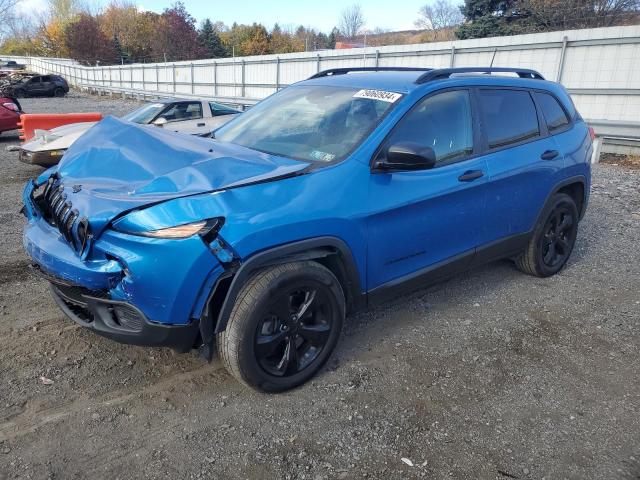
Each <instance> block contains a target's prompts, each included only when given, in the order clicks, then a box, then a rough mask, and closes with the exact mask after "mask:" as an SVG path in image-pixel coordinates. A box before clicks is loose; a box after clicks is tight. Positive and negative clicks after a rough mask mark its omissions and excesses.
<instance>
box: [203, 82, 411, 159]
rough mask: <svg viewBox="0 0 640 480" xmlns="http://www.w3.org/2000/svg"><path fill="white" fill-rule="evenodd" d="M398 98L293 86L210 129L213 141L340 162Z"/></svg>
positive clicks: (345, 89)
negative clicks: (230, 120) (220, 125)
mask: <svg viewBox="0 0 640 480" xmlns="http://www.w3.org/2000/svg"><path fill="white" fill-rule="evenodd" d="M400 97H401V95H400V94H397V93H392V92H382V91H378V90H358V89H351V88H343V87H330V86H311V85H300V86H293V87H289V88H286V89H285V90H282V91H281V92H279V93H277V94H275V95H273V96H271V97H269V98H267V99H266V100H264V101H263V102H260V103H259V104H258V105H256V106H255V107H253V108H252V109H251V110H249V111H247V112H245V113H243V114H242V115H239V116H238V117H236V119H234V121H232V122H230V123H228V124H227V125H225V126H223V127H222V128H220V129H218V130H216V132H215V138H216V139H217V140H220V141H223V142H230V143H235V144H237V145H242V146H244V147H248V148H252V149H254V150H259V151H261V152H266V153H270V154H273V155H280V156H284V157H290V158H294V159H297V160H304V161H316V162H331V161H334V160H341V159H343V158H345V157H346V156H347V155H349V153H351V151H352V150H353V149H354V148H356V147H357V146H358V145H359V144H360V142H362V140H363V139H364V137H365V136H366V135H368V134H369V133H370V132H371V131H372V130H373V128H375V127H376V125H378V123H379V122H380V120H381V119H382V117H383V116H384V115H385V114H386V113H387V111H388V110H389V108H390V107H391V106H392V105H393V103H395V102H396V101H397V100H398V99H399V98H400Z"/></svg>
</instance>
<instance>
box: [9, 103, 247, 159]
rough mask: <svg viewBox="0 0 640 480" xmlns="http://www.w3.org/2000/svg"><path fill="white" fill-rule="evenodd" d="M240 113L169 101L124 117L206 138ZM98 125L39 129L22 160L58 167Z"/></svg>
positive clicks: (217, 106) (213, 105)
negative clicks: (65, 156) (66, 152)
mask: <svg viewBox="0 0 640 480" xmlns="http://www.w3.org/2000/svg"><path fill="white" fill-rule="evenodd" d="M240 113H242V112H240V111H239V110H235V109H233V108H231V107H228V106H226V105H222V104H220V103H216V102H210V101H208V100H177V99H169V100H161V101H158V102H154V103H148V104H146V105H143V106H142V107H140V108H138V109H136V110H134V111H133V112H131V113H128V114H127V115H125V116H123V117H122V118H123V119H124V120H128V121H130V122H134V123H140V124H144V125H151V126H156V127H161V128H164V129H165V130H171V131H173V132H181V133H188V134H191V135H201V136H204V135H208V134H210V133H211V132H212V131H214V130H215V129H217V128H218V127H220V126H222V125H224V124H225V123H227V122H228V121H229V120H231V119H232V118H234V117H235V116H236V115H239V114H240ZM96 123H97V122H83V123H72V124H69V125H63V126H61V127H57V128H53V129H51V130H36V132H35V136H34V138H33V139H31V140H30V141H28V142H26V143H25V144H24V145H21V146H20V156H19V158H20V161H21V162H24V163H30V164H35V165H41V166H43V167H50V166H52V165H55V164H56V163H58V162H59V161H60V159H61V158H62V155H64V152H65V151H66V150H67V148H69V147H70V146H71V144H72V143H73V142H75V141H76V140H77V139H78V138H79V137H80V136H81V135H82V134H83V133H84V132H86V131H87V130H89V129H90V128H91V127H93V126H94V125H95V124H96Z"/></svg>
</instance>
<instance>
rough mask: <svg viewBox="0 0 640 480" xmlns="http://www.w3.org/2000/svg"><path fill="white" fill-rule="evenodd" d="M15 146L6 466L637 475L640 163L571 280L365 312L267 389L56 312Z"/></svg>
mask: <svg viewBox="0 0 640 480" xmlns="http://www.w3.org/2000/svg"><path fill="white" fill-rule="evenodd" d="M134 105H135V104H134V103H133V102H123V101H120V100H112V99H109V100H105V99H97V98H95V97H84V96H80V95H74V96H73V97H71V98H67V99H63V100H60V99H29V100H25V101H24V107H25V109H27V110H28V111H30V112H58V111H92V110H98V111H103V112H107V111H108V112H110V113H116V114H118V113H123V112H126V111H127V110H130V109H131V108H132V107H133V106H134ZM16 142H17V139H16V138H15V137H13V138H12V137H11V136H10V135H7V134H3V135H2V136H1V137H0V165H1V168H2V174H1V175H0V184H1V187H2V188H1V189H0V253H2V255H1V256H0V365H1V369H0V385H1V387H0V480H9V479H11V480H13V479H85V478H108V479H130V478H150V479H167V478H172V479H173V478H175V479H182V478H185V479H205V478H206V479H209V478H249V479H259V478H283V479H288V478H291V479H298V478H300V479H313V480H315V479H333V478H346V479H351V478H365V477H366V478H384V479H395V478H415V477H424V478H437V479H440V478H458V479H468V478H483V479H484V478H486V479H512V478H517V479H529V478H530V479H534V478H535V479H540V478H546V479H556V478H569V479H625V480H631V479H636V480H637V479H640V414H639V413H640V384H639V383H638V378H640V334H639V331H640V330H639V327H640V293H639V291H640V289H639V288H638V285H639V282H640V249H639V248H638V246H639V245H640V171H638V170H631V169H626V168H624V167H622V166H615V165H599V166H596V167H595V169H594V187H593V193H592V197H591V204H590V207H589V211H588V213H587V216H586V218H585V220H584V221H583V222H582V223H581V225H580V232H579V238H578V243H577V246H576V249H575V251H574V255H573V256H572V258H571V260H570V262H569V265H568V266H567V268H566V269H565V270H563V271H562V272H561V273H560V274H559V275H557V276H555V277H553V278H549V279H544V280H543V279H538V278H533V277H528V276H525V275H522V274H520V273H518V272H517V271H516V270H515V269H514V268H513V266H512V265H511V264H510V262H507V261H504V262H498V263H495V264H492V265H488V266H486V267H484V268H481V269H477V270H474V271H472V272H470V273H468V274H466V275H464V276H462V277H458V278H454V279H452V280H450V281H448V282H446V283H443V284H440V285H438V286H436V287H434V288H431V289H429V290H424V291H420V292H417V293H415V294H413V295H411V296H407V297H404V298H400V299H397V300H396V301H395V302H393V303H390V304H387V305H385V306H383V307H380V308H376V309H372V310H369V311H366V312H363V313H360V314H357V315H355V316H352V317H350V318H349V319H348V320H347V325H346V326H345V329H344V335H343V338H342V340H341V342H340V344H339V346H338V348H337V351H336V353H335V354H334V356H333V357H332V360H331V361H330V363H329V365H328V366H327V368H325V369H324V370H323V371H322V372H321V374H320V375H319V376H318V377H317V378H316V379H315V380H314V381H312V382H311V383H309V384H308V385H306V386H304V387H302V388H300V389H298V390H295V391H292V392H288V393H285V394H280V395H271V396H269V395H262V394H258V393H255V392H252V391H249V390H246V389H244V388H243V387H241V386H240V385H239V384H238V383H237V382H236V381H234V380H233V379H232V378H231V377H230V376H229V375H228V374H227V373H226V372H225V371H224V370H223V368H222V366H221V364H220V362H219V360H217V359H214V361H213V363H212V364H207V363H205V362H203V361H202V360H200V359H199V358H198V357H197V356H196V355H194V354H186V355H177V354H174V353H173V352H171V351H170V350H164V349H143V348H137V347H130V346H124V345H119V344H116V343H113V342H110V341H108V340H106V339H102V338H100V337H97V336H95V335H93V334H92V333H91V332H88V331H86V330H84V329H82V328H79V327H76V326H75V325H73V324H72V323H71V322H70V321H69V320H68V319H66V318H65V317H64V316H63V315H62V314H61V313H60V312H59V311H58V309H57V308H56V307H55V306H54V304H53V301H52V300H51V299H50V298H49V296H48V293H47V287H46V285H45V284H44V283H43V282H42V281H40V280H39V279H37V278H34V277H32V276H31V275H30V274H29V272H28V270H27V268H26V267H27V265H28V262H27V259H26V257H25V255H24V254H23V253H22V249H21V239H20V235H21V229H22V225H23V220H22V218H21V217H20V215H19V214H18V209H19V208H20V200H19V198H20V191H21V188H22V185H23V183H24V182H25V181H26V180H27V179H28V178H29V177H31V176H33V175H35V174H37V173H38V172H39V171H40V170H39V169H37V168H32V167H27V166H25V165H22V164H20V163H19V162H18V161H17V159H16V154H15V153H7V152H5V151H4V147H5V146H7V145H11V144H15V143H16ZM41 377H44V378H46V379H50V380H51V381H52V383H51V384H48V385H45V384H43V381H42V380H41ZM46 383H50V382H46ZM402 459H406V461H403V460H402Z"/></svg>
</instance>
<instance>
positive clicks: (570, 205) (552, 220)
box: [514, 193, 579, 277]
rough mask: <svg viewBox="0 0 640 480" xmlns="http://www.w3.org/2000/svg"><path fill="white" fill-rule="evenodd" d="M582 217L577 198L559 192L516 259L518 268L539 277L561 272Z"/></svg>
mask: <svg viewBox="0 0 640 480" xmlns="http://www.w3.org/2000/svg"><path fill="white" fill-rule="evenodd" d="M578 220H579V215H578V208H577V207H576V202H575V200H574V199H573V198H572V197H571V196H569V195H567V194H566V193H556V194H555V195H554V196H553V197H552V198H551V199H550V200H549V202H548V203H547V205H546V206H545V207H544V210H543V211H542V213H541V215H540V217H539V220H538V222H537V224H536V226H535V228H534V230H533V233H532V235H531V238H530V240H529V243H528V245H527V248H526V249H525V250H524V251H523V252H522V254H521V255H519V256H517V257H516V258H514V260H515V264H516V266H517V267H518V269H519V270H521V271H522V272H524V273H528V274H529V275H535V276H537V277H549V276H551V275H555V274H556V273H558V272H559V271H560V270H561V269H562V267H564V265H565V264H566V263H567V260H569V257H570V256H571V252H572V251H573V246H574V245H575V242H576V237H577V235H578Z"/></svg>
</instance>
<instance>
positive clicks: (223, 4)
mask: <svg viewBox="0 0 640 480" xmlns="http://www.w3.org/2000/svg"><path fill="white" fill-rule="evenodd" d="M430 1H433V0H400V1H395V2H392V1H389V0H368V1H366V2H365V1H360V2H357V1H356V2H351V1H349V0H319V1H308V0H269V1H267V0H184V4H185V6H186V7H187V10H188V11H189V12H190V13H191V14H192V15H193V16H194V17H195V18H196V19H197V20H198V21H201V20H203V19H205V18H211V20H213V21H219V20H220V21H223V22H224V23H225V24H227V25H231V24H232V23H233V22H238V23H253V22H257V23H262V24H263V25H265V26H266V27H267V28H269V29H270V28H271V27H272V26H273V24H274V23H276V22H278V23H279V24H280V25H282V26H287V25H290V26H298V25H304V26H305V27H306V26H309V27H314V28H317V29H319V30H321V31H325V32H328V31H330V30H331V29H332V28H333V27H334V26H336V25H337V24H338V20H339V17H340V12H341V11H342V10H343V9H344V8H345V7H347V6H349V5H351V4H352V3H359V4H360V6H361V7H362V10H363V12H364V16H365V20H366V28H368V29H371V30H372V29H374V28H376V27H380V28H384V29H388V30H409V29H411V28H413V22H414V21H415V20H416V18H417V17H418V13H417V12H418V10H419V9H420V7H421V6H422V5H424V4H425V3H430ZM22 2H23V3H22V5H21V6H20V9H21V10H23V11H26V12H33V11H34V10H35V11H38V10H43V9H44V8H45V6H46V4H47V0H22ZM137 2H138V4H139V6H140V7H141V8H142V9H145V10H151V11H154V12H158V13H161V12H162V10H163V9H164V8H166V7H169V6H170V5H171V3H173V0H159V1H158V0H157V1H153V0H137ZM89 3H90V4H92V5H96V6H97V7H98V8H99V6H100V5H105V4H107V3H108V0H90V1H89Z"/></svg>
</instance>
